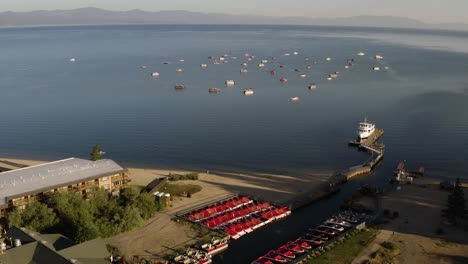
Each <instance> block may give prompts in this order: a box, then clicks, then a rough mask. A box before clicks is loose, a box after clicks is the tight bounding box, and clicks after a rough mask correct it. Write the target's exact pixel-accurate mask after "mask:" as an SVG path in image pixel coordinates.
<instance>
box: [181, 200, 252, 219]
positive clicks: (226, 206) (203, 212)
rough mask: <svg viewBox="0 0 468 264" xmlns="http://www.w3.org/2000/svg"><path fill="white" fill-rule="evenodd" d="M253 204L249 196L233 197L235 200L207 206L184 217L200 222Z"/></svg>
mask: <svg viewBox="0 0 468 264" xmlns="http://www.w3.org/2000/svg"><path fill="white" fill-rule="evenodd" d="M252 202H253V200H252V199H250V198H249V197H247V196H238V197H233V198H230V199H227V200H224V201H221V202H218V203H215V204H212V205H209V206H206V207H204V208H201V209H198V210H195V211H192V212H190V213H188V214H186V215H184V216H183V217H184V218H186V219H188V220H190V221H193V222H199V221H202V220H204V219H207V218H210V217H213V216H216V215H219V214H222V213H226V212H229V211H232V210H235V209H237V208H239V207H241V206H243V205H247V204H249V203H252Z"/></svg>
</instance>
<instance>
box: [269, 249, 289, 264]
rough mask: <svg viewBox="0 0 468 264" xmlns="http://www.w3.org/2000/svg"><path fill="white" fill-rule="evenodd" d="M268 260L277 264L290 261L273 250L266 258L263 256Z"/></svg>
mask: <svg viewBox="0 0 468 264" xmlns="http://www.w3.org/2000/svg"><path fill="white" fill-rule="evenodd" d="M263 257H264V258H266V259H269V260H272V261H274V262H277V263H288V262H289V260H287V259H285V258H284V257H283V256H281V255H280V254H278V253H276V252H275V251H273V250H270V251H269V252H268V253H267V254H266V255H265V256H263Z"/></svg>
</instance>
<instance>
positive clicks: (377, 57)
mask: <svg viewBox="0 0 468 264" xmlns="http://www.w3.org/2000/svg"><path fill="white" fill-rule="evenodd" d="M374 58H375V59H376V60H382V59H383V56H382V55H379V54H377V55H375V57H374Z"/></svg>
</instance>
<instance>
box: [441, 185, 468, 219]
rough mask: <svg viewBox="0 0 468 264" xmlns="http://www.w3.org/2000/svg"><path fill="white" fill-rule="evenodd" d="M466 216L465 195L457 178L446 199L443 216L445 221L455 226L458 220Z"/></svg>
mask: <svg viewBox="0 0 468 264" xmlns="http://www.w3.org/2000/svg"><path fill="white" fill-rule="evenodd" d="M466 214H467V210H466V200H465V194H464V193H463V189H462V186H461V183H460V178H457V181H456V183H455V187H454V188H453V190H452V193H450V194H449V196H448V199H447V208H446V209H445V210H444V215H445V216H446V217H447V219H448V220H449V221H450V222H451V223H453V224H456V223H457V221H458V219H463V218H465V216H466Z"/></svg>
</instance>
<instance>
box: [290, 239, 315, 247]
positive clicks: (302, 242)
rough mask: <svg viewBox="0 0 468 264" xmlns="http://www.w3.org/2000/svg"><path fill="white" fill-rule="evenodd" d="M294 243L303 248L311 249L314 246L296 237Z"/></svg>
mask: <svg viewBox="0 0 468 264" xmlns="http://www.w3.org/2000/svg"><path fill="white" fill-rule="evenodd" d="M294 244H296V245H298V246H300V247H301V248H304V249H311V248H312V247H311V246H310V245H309V243H307V242H305V241H304V240H303V239H300V238H298V239H296V240H294Z"/></svg>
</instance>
